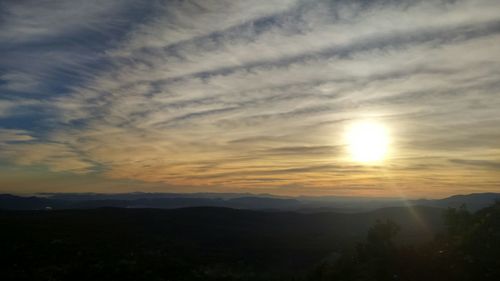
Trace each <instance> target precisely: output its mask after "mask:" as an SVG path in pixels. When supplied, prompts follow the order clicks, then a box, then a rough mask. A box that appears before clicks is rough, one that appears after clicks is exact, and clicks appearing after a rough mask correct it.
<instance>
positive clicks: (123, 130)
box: [0, 0, 500, 193]
mask: <svg viewBox="0 0 500 281" xmlns="http://www.w3.org/2000/svg"><path fill="white" fill-rule="evenodd" d="M47 3H48V4H47V5H46V6H44V5H40V6H37V7H35V8H31V9H28V8H27V6H22V4H19V5H18V4H15V5H7V8H8V9H6V11H7V16H6V19H7V20H6V22H7V25H6V27H7V28H6V29H4V30H3V31H2V32H0V38H10V39H9V42H8V43H7V44H6V45H7V46H10V45H11V44H15V45H16V46H19V47H20V49H19V50H18V51H16V52H14V51H11V53H12V54H14V55H15V56H14V55H13V56H12V57H11V58H7V59H5V58H2V59H0V71H1V70H2V67H3V68H4V69H8V71H4V72H2V76H1V77H2V80H3V81H4V84H3V86H1V87H3V88H4V89H9V90H11V91H27V92H38V93H39V95H41V96H43V97H40V98H35V97H33V96H30V99H29V100H38V99H43V102H42V106H43V107H45V108H46V111H48V112H50V113H51V114H50V116H46V120H45V119H44V120H43V122H44V124H45V123H48V124H50V126H48V127H49V130H47V131H44V132H42V133H40V132H34V133H37V134H36V135H37V136H38V135H40V137H37V138H36V140H35V139H33V140H30V142H29V143H23V144H9V145H6V147H7V148H8V151H9V152H8V153H3V154H4V155H5V157H7V158H9V159H11V161H13V162H15V163H18V164H26V165H31V164H46V165H47V166H49V167H50V168H52V169H53V170H57V171H65V170H67V171H76V172H80V173H89V172H95V171H96V170H99V171H101V173H102V175H103V176H105V177H108V178H114V179H132V180H140V181H143V182H151V183H155V184H156V183H162V184H165V185H168V186H176V187H180V186H191V187H198V188H199V189H200V190H202V189H203V188H213V187H214V186H218V187H219V188H221V189H222V190H224V189H227V190H232V189H239V188H240V189H245V188H246V189H251V188H269V189H270V190H281V189H280V188H279V187H280V186H301V187H303V188H311V189H314V190H324V191H325V192H327V191H335V190H336V188H338V189H339V190H346V189H348V188H352V189H358V190H359V191H360V192H366V190H372V191H373V192H375V191H374V190H377V191H380V192H383V190H384V188H387V189H386V190H387V192H390V191H391V190H392V187H393V186H400V187H401V188H402V189H408V190H409V192H411V190H413V191H414V192H422V190H423V189H424V186H429V188H434V189H436V192H443V193H445V192H448V191H449V189H450V188H453V186H454V185H456V184H458V185H460V186H461V187H460V188H466V187H465V186H466V185H467V184H469V185H476V184H478V183H480V179H478V178H477V177H475V176H474V175H471V174H469V173H467V172H464V169H463V168H464V167H463V166H464V163H469V164H470V163H476V164H477V162H474V161H477V160H475V159H483V158H482V156H481V155H482V154H490V155H491V157H492V160H491V161H496V158H495V157H500V154H499V153H498V151H499V150H498V149H499V147H498V143H499V142H498V141H499V140H500V139H499V138H500V135H499V134H497V133H496V132H498V131H499V127H498V124H499V123H498V122H499V121H500V115H499V114H498V108H499V106H500V97H499V96H498V94H497V93H498V90H500V87H499V86H500V81H499V79H498V77H500V76H499V74H500V59H499V58H498V56H495V54H498V53H500V44H498V43H499V42H500V17H499V16H498V13H497V11H498V9H499V8H500V7H499V3H498V1H488V0H483V1H399V2H391V1H389V2H387V1H369V3H368V2H366V1H335V2H331V1H306V2H301V1H291V0H290V1H285V0H284V1H257V2H256V1H251V2H248V1H182V2H175V1H155V2H154V3H149V4H150V5H149V6H148V5H146V4H143V3H141V4H139V2H134V1H125V2H122V1H109V3H108V2H107V3H106V4H104V5H96V3H94V2H92V1H90V2H85V3H84V2H80V1H64V3H63V2H58V1H49V2H47ZM144 6H148V7H147V8H146V7H144ZM133 7H141V9H142V10H141V11H143V13H144V14H143V15H147V17H137V16H135V17H134V16H131V15H130V14H127V12H126V11H129V10H131V9H132V8H133ZM53 9H55V10H54V11H53V12H52V10H53ZM124 11H125V12H124ZM146 11H147V12H146ZM69 16H71V19H69V18H68V17H69ZM139 18H140V19H139ZM127 19H128V22H129V24H123V22H124V21H127ZM62 20H67V21H68V24H67V25H60V26H59V25H57V26H56V24H55V23H56V22H57V21H62ZM33 26H38V27H37V28H34V27H33ZM110 30H111V31H110ZM113 31H116V32H117V33H120V34H121V35H120V36H113ZM102 33H103V34H105V35H106V36H101V37H100V35H99V34H101V35H102ZM16 34H17V35H16ZM79 37H80V39H78V38H79ZM75 38H77V39H75ZM82 38H89V40H88V42H85V43H81V45H80V42H82V41H85V40H83V39H82ZM93 38H94V39H93ZM95 38H97V39H100V38H103V40H96V39H95ZM104 39H105V40H104ZM65 40H68V41H71V40H76V41H75V42H78V43H79V44H76V45H78V48H75V47H74V46H73V45H71V46H73V47H71V48H69V49H63V48H61V49H57V50H48V49H44V48H42V47H40V46H38V47H37V46H34V45H33V44H35V43H34V42H35V41H37V42H46V44H47V42H51V44H54V45H59V44H56V43H54V42H63V41H64V42H65ZM101 41H102V42H101ZM108 41H109V42H108ZM37 44H39V43H37ZM2 45H4V44H0V48H2ZM35 45H36V44H35ZM3 48H6V47H5V46H3ZM31 51H33V52H31ZM30 54H32V55H30ZM32 62H34V63H32ZM66 78H68V79H66ZM47 81H49V82H50V83H49V82H47ZM16 94H18V93H16ZM8 95H9V99H4V100H0V108H2V106H3V107H4V108H5V109H6V110H7V111H8V113H4V115H2V113H0V117H2V116H4V118H5V116H10V114H12V112H15V109H16V107H19V106H21V103H18V101H17V100H13V99H12V96H13V93H10V92H9V93H8ZM19 100H21V99H19ZM2 112H3V110H2ZM363 118H375V119H379V120H380V121H381V122H384V123H386V125H387V127H389V128H390V129H391V134H392V136H391V137H392V138H393V144H394V145H393V147H391V158H390V159H389V160H388V161H387V163H386V164H385V166H384V167H383V168H381V167H371V166H358V165H355V164H353V163H352V162H351V161H350V159H349V156H348V155H347V154H346V152H345V149H344V148H345V145H346V144H345V138H344V132H345V131H346V129H347V128H348V126H349V125H350V123H351V122H353V121H354V120H357V119H363ZM30 129H31V130H32V131H36V129H37V128H35V127H33V128H28V131H29V130H30ZM10 134H12V132H11V133H10ZM26 134H27V135H29V134H30V133H29V132H27V133H26ZM32 135H35V134H32ZM14 136H16V133H15V134H14ZM459 158H460V159H462V160H460V161H455V160H456V159H459ZM493 158H495V159H493ZM447 159H455V160H453V161H451V160H450V161H448V160H447ZM461 161H462V162H461ZM463 161H466V162H463ZM467 161H468V162H467ZM470 161H473V162H470ZM488 161H490V160H488ZM476 166H477V167H478V169H484V171H483V170H481V172H484V173H483V174H482V176H483V183H486V182H488V183H489V185H486V184H485V186H486V187H484V188H492V187H493V186H494V183H495V182H498V181H499V178H498V175H495V174H493V173H491V169H489V168H491V166H488V165H476ZM101 168H102V169H101ZM423 175H425V176H428V177H429V179H426V178H425V177H424V176H423ZM457 175H461V176H457ZM375 186H377V187H376V188H375ZM447 190H448V191H447ZM294 192H295V191H294Z"/></svg>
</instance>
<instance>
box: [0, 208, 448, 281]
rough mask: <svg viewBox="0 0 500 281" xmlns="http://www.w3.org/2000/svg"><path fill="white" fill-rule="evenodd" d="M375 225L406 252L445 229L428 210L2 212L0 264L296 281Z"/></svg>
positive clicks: (85, 274)
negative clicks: (384, 225)
mask: <svg viewBox="0 0 500 281" xmlns="http://www.w3.org/2000/svg"><path fill="white" fill-rule="evenodd" d="M378 219H382V220H385V219H391V220H393V221H395V222H396V223H398V224H400V225H401V227H402V230H403V231H402V235H401V239H402V240H404V241H405V242H412V243H413V242H423V241H426V240H429V239H431V238H432V235H433V234H434V233H436V231H437V230H438V229H441V228H442V225H443V222H442V210H441V209H438V208H429V207H416V208H386V209H380V210H377V211H372V212H365V213H356V214H347V213H332V212H325V213H314V214H304V213H296V212H277V211H274V212H269V211H252V210H236V209H229V208H214V207H196V208H181V209H172V210H160V209H123V208H99V209H89V210H53V211H0V228H1V229H2V231H1V233H0V243H1V244H0V248H1V249H2V255H1V256H2V257H1V260H0V264H1V266H3V267H4V270H3V271H2V272H4V271H6V272H12V271H15V268H22V269H23V270H25V271H26V270H27V271H26V272H24V273H23V272H21V273H19V272H18V273H16V274H20V275H21V276H24V275H23V274H25V276H27V277H26V278H27V279H26V280H29V277H30V276H31V275H30V274H32V275H33V276H47V275H43V274H48V273H47V272H51V274H55V275H56V276H52V277H53V279H52V280H64V278H63V277H64V276H66V275H65V274H69V273H68V272H70V273H72V274H75V272H76V273H78V274H76V275H77V276H78V277H77V278H76V279H74V275H72V274H70V275H71V277H73V278H72V279H71V280H94V278H95V276H92V275H91V274H97V275H98V276H101V275H103V274H104V275H106V274H110V275H111V276H113V278H117V277H120V278H123V279H121V280H146V279H147V278H146V277H144V276H147V274H146V275H144V272H155V273H158V272H161V273H162V274H163V275H165V276H170V277H171V278H172V279H173V280H208V279H207V277H206V276H205V277H203V278H202V277H200V278H199V279H196V278H195V277H196V276H197V275H196V274H201V276H204V274H209V273H206V272H205V271H207V270H208V271H209V272H211V271H217V270H228V268H231V270H234V268H236V269H237V270H238V272H239V271H241V272H247V273H248V272H250V273H251V272H254V273H255V272H258V274H259V276H260V275H262V276H265V275H266V274H269V275H270V276H271V275H272V276H278V275H289V276H293V275H294V274H298V273H300V272H301V271H302V270H307V269H308V268H310V267H311V266H312V265H314V264H317V263H318V262H319V261H321V260H322V259H324V258H326V257H328V256H331V255H332V253H338V252H340V251H341V250H343V249H345V248H347V247H349V246H352V245H353V244H354V243H355V242H357V241H359V240H361V239H363V238H364V235H365V233H366V230H367V229H368V227H370V226H371V225H372V224H373V223H374V222H375V221H376V220H378ZM221 268H222V269H221ZM139 271H140V272H139ZM43 272H45V273H43ZM250 273H249V274H250ZM218 274H219V273H218ZM228 274H232V273H228ZM245 274H246V273H245ZM252 274H253V273H252ZM16 276H18V275H16ZM140 276H143V278H146V279H137V278H142V277H140ZM182 276H191V277H192V278H194V279H189V278H188V277H186V278H185V279H183V278H180V277H182ZM79 278H81V279H79ZM113 278H111V279H113ZM111 279H109V280H111ZM113 280H115V279H113ZM217 280H221V279H217ZM224 280H246V279H235V278H228V279H224ZM248 280H261V279H252V278H251V279H248ZM262 280H271V279H266V278H263V279H262Z"/></svg>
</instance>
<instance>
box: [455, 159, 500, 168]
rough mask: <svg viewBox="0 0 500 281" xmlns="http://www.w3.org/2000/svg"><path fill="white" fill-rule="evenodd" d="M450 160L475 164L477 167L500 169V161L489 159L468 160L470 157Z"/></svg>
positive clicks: (464, 163)
mask: <svg viewBox="0 0 500 281" xmlns="http://www.w3.org/2000/svg"><path fill="white" fill-rule="evenodd" d="M450 162H453V163H457V164H462V165H467V166H475V167H477V168H488V169H494V170H499V169H500V161H491V160H470V159H450Z"/></svg>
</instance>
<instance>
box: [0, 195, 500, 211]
mask: <svg viewBox="0 0 500 281" xmlns="http://www.w3.org/2000/svg"><path fill="white" fill-rule="evenodd" d="M196 196H199V197H196ZM498 199H500V194H499V193H477V194H469V195H456V196H451V197H448V198H444V199H432V200H428V199H420V200H404V199H401V198H364V197H279V196H272V195H266V194H260V195H252V196H249V194H235V193H229V194H218V193H194V194H177V193H124V194H94V193H84V194H79V193H77V194H43V195H42V196H31V197H21V196H14V195H9V194H3V195H0V209H10V210H41V209H44V208H46V207H50V208H52V209H91V208H100V207H117V208H161V209H174V208H185V207H207V206H210V207H228V208H236V209H252V210H289V211H299V212H304V213H315V212H324V211H335V212H366V211H370V210H376V209H379V208H386V207H403V206H407V205H422V206H431V207H439V208H448V207H458V206H460V205H462V204H466V205H467V207H468V208H469V209H470V210H473V211H475V210H478V209H481V208H484V207H486V206H488V205H490V204H492V203H493V202H494V201H495V200H498Z"/></svg>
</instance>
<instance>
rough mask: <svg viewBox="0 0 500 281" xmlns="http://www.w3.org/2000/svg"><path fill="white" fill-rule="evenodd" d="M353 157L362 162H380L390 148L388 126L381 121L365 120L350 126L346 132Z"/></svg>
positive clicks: (354, 159)
mask: <svg viewBox="0 0 500 281" xmlns="http://www.w3.org/2000/svg"><path fill="white" fill-rule="evenodd" d="M346 141H347V144H348V149H349V153H350V155H351V159H352V160H353V161H356V162H361V163H379V162H381V161H383V160H384V159H385V158H386V156H387V152H388V150H389V144H390V138H389V132H388V130H387V128H386V127H385V126H384V125H383V124H382V123H380V122H377V121H371V120H364V121H358V122H356V123H354V124H352V125H351V126H350V128H349V129H348V131H347V134H346Z"/></svg>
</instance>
